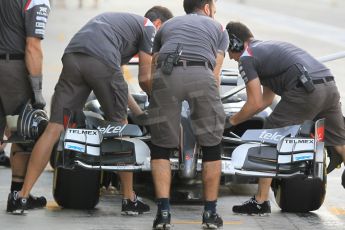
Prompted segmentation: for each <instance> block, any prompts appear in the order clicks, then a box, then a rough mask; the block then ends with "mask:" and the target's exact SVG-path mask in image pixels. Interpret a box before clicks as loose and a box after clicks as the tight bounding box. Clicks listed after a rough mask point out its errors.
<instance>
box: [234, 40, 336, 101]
mask: <svg viewBox="0 0 345 230" xmlns="http://www.w3.org/2000/svg"><path fill="white" fill-rule="evenodd" d="M296 65H297V66H296ZM301 66H304V67H305V68H306V69H307V71H308V72H309V75H310V76H311V78H312V79H318V78H323V77H326V76H332V74H331V72H330V70H329V69H328V68H327V67H326V66H325V65H323V64H322V63H320V62H319V61H317V60H316V59H315V58H314V57H312V56H311V55H310V54H309V53H307V52H306V51H304V50H303V49H301V48H298V47H296V46H295V45H292V44H290V43H287V42H280V41H259V40H253V41H251V42H250V43H249V46H248V48H247V49H246V50H245V51H244V52H243V54H242V56H241V57H240V61H239V71H240V74H241V76H242V78H243V80H244V82H245V83H246V84H247V83H248V82H249V81H250V80H252V79H255V78H258V77H259V79H260V82H261V84H262V85H264V86H267V87H268V88H270V89H271V90H272V91H273V92H274V93H276V94H277V95H281V94H282V93H283V92H285V91H287V90H289V89H292V88H293V87H294V86H296V84H297V76H298V74H300V71H299V69H298V68H297V67H299V68H301Z"/></svg>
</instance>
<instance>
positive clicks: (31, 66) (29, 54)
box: [25, 37, 46, 109]
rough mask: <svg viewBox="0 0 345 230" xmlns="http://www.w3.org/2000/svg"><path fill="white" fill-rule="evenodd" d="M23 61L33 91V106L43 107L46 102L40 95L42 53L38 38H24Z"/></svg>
mask: <svg viewBox="0 0 345 230" xmlns="http://www.w3.org/2000/svg"><path fill="white" fill-rule="evenodd" d="M25 63H26V67H27V69H28V71H29V80H30V83H31V88H32V91H33V93H34V102H33V107H34V108H36V109H43V108H44V107H45V105H46V102H45V100H44V98H43V95H42V63H43V53H42V48H41V39H40V38H35V37H27V38H26V46H25Z"/></svg>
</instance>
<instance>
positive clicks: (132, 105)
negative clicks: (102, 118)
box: [128, 92, 144, 116]
mask: <svg viewBox="0 0 345 230" xmlns="http://www.w3.org/2000/svg"><path fill="white" fill-rule="evenodd" d="M128 108H129V109H130V110H131V111H132V113H133V114H134V115H135V116H138V115H140V114H142V113H144V111H143V110H142V109H141V108H140V106H139V105H138V103H137V102H136V101H135V99H134V97H133V96H132V94H130V93H129V92H128Z"/></svg>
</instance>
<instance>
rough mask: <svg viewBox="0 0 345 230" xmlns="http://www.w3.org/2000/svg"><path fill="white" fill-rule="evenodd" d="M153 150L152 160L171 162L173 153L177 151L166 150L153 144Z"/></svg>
mask: <svg viewBox="0 0 345 230" xmlns="http://www.w3.org/2000/svg"><path fill="white" fill-rule="evenodd" d="M150 150H151V160H162V159H163V160H170V153H171V151H173V150H175V149H173V148H164V147H160V146H157V145H154V144H152V145H151V146H150Z"/></svg>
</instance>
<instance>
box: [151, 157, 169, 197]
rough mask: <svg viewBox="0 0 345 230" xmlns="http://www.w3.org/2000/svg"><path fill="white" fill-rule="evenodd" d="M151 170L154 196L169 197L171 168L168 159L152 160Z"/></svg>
mask: <svg viewBox="0 0 345 230" xmlns="http://www.w3.org/2000/svg"><path fill="white" fill-rule="evenodd" d="M151 170H152V177H153V182H154V184H155V192H156V198H169V197H170V183H171V168H170V161H169V160H163V159H159V160H152V161H151Z"/></svg>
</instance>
